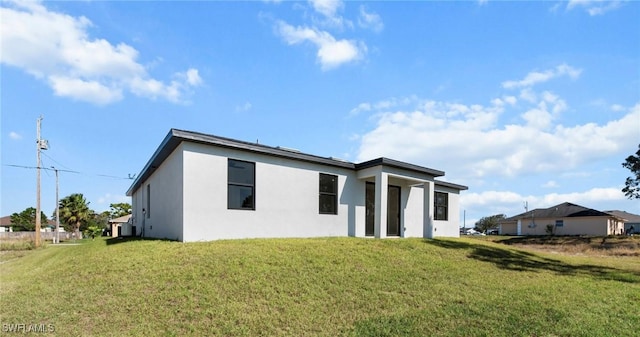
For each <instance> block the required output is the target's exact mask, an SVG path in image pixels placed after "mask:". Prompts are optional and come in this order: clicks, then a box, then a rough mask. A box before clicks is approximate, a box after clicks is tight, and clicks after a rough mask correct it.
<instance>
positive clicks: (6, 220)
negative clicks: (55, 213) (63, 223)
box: [0, 215, 56, 232]
mask: <svg viewBox="0 0 640 337" xmlns="http://www.w3.org/2000/svg"><path fill="white" fill-rule="evenodd" d="M40 226H41V227H40V231H41V232H46V231H47V229H49V230H48V231H49V232H50V231H51V228H55V227H56V222H55V221H53V220H48V221H47V222H42V223H41V224H40ZM13 230H14V225H13V224H12V223H11V216H10V215H7V216H3V217H0V232H13Z"/></svg>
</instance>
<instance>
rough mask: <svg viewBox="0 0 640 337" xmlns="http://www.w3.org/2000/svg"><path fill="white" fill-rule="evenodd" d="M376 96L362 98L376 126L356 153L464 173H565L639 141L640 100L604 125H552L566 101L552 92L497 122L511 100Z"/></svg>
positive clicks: (477, 175)
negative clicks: (377, 99) (513, 118)
mask: <svg viewBox="0 0 640 337" xmlns="http://www.w3.org/2000/svg"><path fill="white" fill-rule="evenodd" d="M381 102H382V103H384V104H380V103H362V104H360V105H359V107H364V106H367V105H366V104H369V106H371V107H372V110H373V111H372V112H373V113H374V115H373V116H375V118H376V119H375V120H376V121H377V125H376V126H375V128H374V129H373V130H371V131H370V132H368V133H365V134H363V135H362V137H361V142H360V149H359V153H358V156H357V157H358V160H360V161H362V160H367V159H371V158H376V157H381V156H387V157H391V158H394V159H398V160H404V161H407V162H414V163H417V164H421V165H428V166H429V167H436V168H439V169H444V170H445V171H446V172H447V173H448V174H452V175H453V176H456V177H468V178H469V179H477V178H480V177H484V176H488V175H491V176H508V177H511V176H516V175H520V174H523V173H533V172H563V171H567V170H569V169H573V168H576V167H579V166H580V165H582V164H585V163H589V162H591V161H593V160H597V159H602V158H606V157H607V156H609V155H611V154H614V153H618V152H620V151H622V150H626V149H627V148H628V146H629V144H634V143H636V142H637V134H638V129H637V126H638V120H640V103H639V104H637V105H636V106H634V107H633V108H629V109H627V110H626V114H625V115H623V116H622V117H620V118H619V119H617V120H612V121H609V122H607V123H605V124H600V125H599V124H596V123H587V124H581V125H569V126H565V125H554V121H555V119H556V117H557V115H558V114H559V113H560V112H562V111H564V110H565V109H566V103H565V102H564V101H563V100H562V99H561V98H559V97H558V96H556V95H555V94H553V93H550V92H544V93H542V94H541V95H540V97H539V98H538V101H537V102H535V103H534V105H533V106H532V107H530V108H529V109H526V110H525V112H524V113H522V114H521V117H522V118H523V123H511V124H506V125H502V126H501V125H499V124H498V121H499V119H500V117H501V115H502V114H503V113H504V112H505V109H507V108H509V107H510V106H508V105H505V104H500V103H503V102H502V101H501V100H500V102H498V101H496V100H494V101H493V103H491V104H489V105H486V106H482V105H464V104H460V103H450V102H439V101H432V100H420V99H418V98H413V99H407V100H402V99H400V100H399V99H395V98H394V99H391V100H385V101H381ZM398 102H402V103H407V102H410V104H404V105H402V104H399V103H398ZM377 107H380V108H379V109H378V108H377ZM356 109H358V108H356ZM400 135H401V136H400Z"/></svg>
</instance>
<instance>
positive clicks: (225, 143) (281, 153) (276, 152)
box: [173, 129, 355, 170]
mask: <svg viewBox="0 0 640 337" xmlns="http://www.w3.org/2000/svg"><path fill="white" fill-rule="evenodd" d="M173 131H174V133H175V135H176V136H177V137H180V138H182V139H183V140H185V141H191V142H194V143H201V144H208V145H216V146H220V147H225V148H230V149H238V150H244V151H249V152H254V153H260V154H267V155H271V156H276V157H281V158H288V159H295V160H301V161H306V162H311V163H318V164H324V165H329V166H335V167H341V168H347V169H351V170H353V169H354V167H355V165H354V164H353V163H351V162H348V161H342V160H336V159H332V158H327V157H320V156H315V155H311V154H307V153H303V152H298V151H295V150H287V149H283V148H278V147H272V146H267V145H262V144H258V143H249V142H243V141H239V140H235V139H230V138H224V137H218V136H213V135H208V134H204V133H198V132H191V131H184V130H176V129H173Z"/></svg>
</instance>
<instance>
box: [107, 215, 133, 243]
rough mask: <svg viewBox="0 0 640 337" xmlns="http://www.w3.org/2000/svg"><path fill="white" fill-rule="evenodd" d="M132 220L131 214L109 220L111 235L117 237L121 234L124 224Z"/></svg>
mask: <svg viewBox="0 0 640 337" xmlns="http://www.w3.org/2000/svg"><path fill="white" fill-rule="evenodd" d="M129 221H131V214H127V215H123V216H121V217H118V218H115V219H111V220H109V225H110V227H111V228H110V232H111V237H113V238H116V237H118V236H121V235H122V234H121V232H122V225H123V224H127V223H129Z"/></svg>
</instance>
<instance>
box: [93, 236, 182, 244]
mask: <svg viewBox="0 0 640 337" xmlns="http://www.w3.org/2000/svg"><path fill="white" fill-rule="evenodd" d="M132 241H175V240H169V239H156V238H141V237H139V236H120V237H117V238H108V239H106V240H105V242H106V243H107V245H115V244H118V243H125V242H132Z"/></svg>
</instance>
